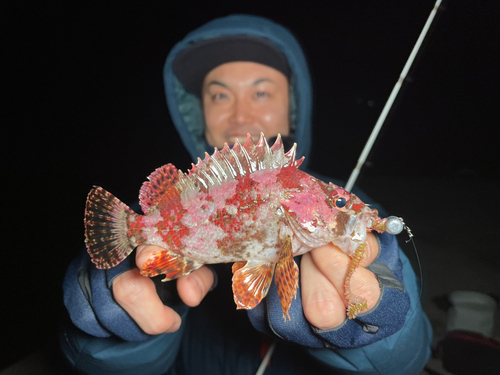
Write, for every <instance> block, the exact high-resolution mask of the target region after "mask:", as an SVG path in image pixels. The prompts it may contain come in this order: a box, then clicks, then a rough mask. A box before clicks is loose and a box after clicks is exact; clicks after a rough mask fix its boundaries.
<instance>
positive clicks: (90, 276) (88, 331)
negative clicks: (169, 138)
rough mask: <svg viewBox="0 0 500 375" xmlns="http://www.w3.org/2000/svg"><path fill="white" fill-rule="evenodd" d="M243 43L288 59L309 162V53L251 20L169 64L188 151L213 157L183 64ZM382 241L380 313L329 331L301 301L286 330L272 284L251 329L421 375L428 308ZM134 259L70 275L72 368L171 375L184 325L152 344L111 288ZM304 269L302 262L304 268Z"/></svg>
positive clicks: (325, 359)
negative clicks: (254, 40) (200, 53)
mask: <svg viewBox="0 0 500 375" xmlns="http://www.w3.org/2000/svg"><path fill="white" fill-rule="evenodd" d="M240 34H241V35H252V36H257V37H265V38H268V40H270V41H271V42H272V43H274V44H275V45H276V46H277V47H278V48H279V49H280V50H281V51H282V52H283V54H284V55H285V56H286V58H287V60H288V64H289V67H290V69H291V76H290V98H291V103H290V119H291V134H292V135H293V136H294V137H295V138H296V139H297V140H300V141H299V142H298V150H297V154H298V155H299V156H306V159H305V160H306V161H307V160H308V156H309V153H310V150H311V141H312V138H311V132H312V124H311V116H312V88H311V77H310V74H309V69H308V65H307V62H306V59H305V57H304V54H303V52H302V49H301V47H300V45H299V43H298V42H297V40H296V39H295V37H294V36H293V35H292V34H291V33H290V32H289V31H288V30H287V29H286V28H284V27H282V26H280V25H278V24H276V23H274V22H272V21H269V20H267V19H264V18H261V17H256V16H248V15H232V16H228V17H224V18H219V19H215V20H213V21H211V22H209V23H207V24H205V25H203V26H201V27H200V28H198V29H196V30H194V31H192V32H191V33H189V34H188V35H187V36H186V37H185V38H184V39H183V40H182V41H180V42H179V43H177V44H176V45H175V46H174V48H173V49H172V50H171V52H170V54H169V55H168V58H167V60H166V63H165V67H164V82H165V93H166V99H167V104H168V107H169V110H170V114H171V117H172V120H173V123H174V125H175V127H176V129H177V131H178V133H179V134H180V136H181V139H182V141H183V143H184V145H185V147H186V148H187V150H188V151H189V153H190V155H191V157H192V159H193V160H196V158H197V157H198V156H202V155H203V154H204V152H209V153H211V152H213V148H212V147H211V146H209V145H208V144H207V143H206V141H205V138H204V132H203V127H204V123H203V115H202V110H201V107H200V102H199V98H198V97H197V96H195V95H193V94H191V93H190V92H188V91H187V90H186V89H185V88H184V86H183V85H182V84H181V82H180V81H179V80H178V78H177V77H176V76H175V74H174V70H173V64H174V61H175V59H176V57H177V56H179V53H181V52H182V51H183V50H185V49H186V48H188V47H189V46H190V45H192V44H193V43H196V42H197V41H201V40H205V39H208V38H217V37H221V36H227V35H240ZM303 166H304V164H303ZM302 169H303V167H302ZM329 180H330V181H334V182H335V183H338V181H335V180H332V179H329ZM355 192H356V194H357V195H358V196H360V197H361V199H362V200H364V201H365V202H368V201H369V198H368V197H366V196H364V194H363V193H362V192H359V191H356V190H355ZM372 205H373V204H372ZM377 208H378V207H377ZM378 240H379V243H380V249H381V251H380V255H379V257H378V258H377V260H376V261H375V262H373V263H372V265H371V266H370V267H369V269H370V270H371V271H372V272H373V273H374V274H375V275H376V276H377V277H378V279H379V282H380V286H381V290H382V293H381V300H380V301H379V304H378V305H377V307H376V308H375V309H373V310H372V311H370V312H369V313H366V314H362V315H360V316H359V317H358V319H356V320H347V321H346V322H345V323H344V324H343V325H342V326H341V327H338V328H336V329H333V330H328V331H322V330H319V329H317V328H315V327H313V326H311V325H310V324H309V323H308V322H307V320H306V319H305V317H304V314H303V311H302V303H301V296H300V292H299V293H297V299H296V300H294V301H293V302H292V306H291V309H290V316H291V318H292V321H291V322H288V323H284V322H283V319H282V311H281V304H280V303H279V297H278V295H277V291H276V287H275V284H274V283H272V286H271V288H270V290H269V293H268V296H267V297H266V299H264V300H263V302H262V303H261V304H259V305H258V306H257V307H256V308H254V309H253V310H250V311H249V313H248V316H249V318H250V321H251V323H252V325H253V326H254V327H255V328H256V329H257V330H258V331H260V332H262V333H266V334H268V335H271V336H278V337H279V338H281V339H282V340H284V341H288V342H293V343H296V344H299V345H300V346H302V347H304V350H306V351H308V352H309V354H311V355H312V356H313V357H315V358H317V359H318V360H319V361H320V362H322V363H324V364H326V365H328V366H331V367H333V368H335V369H336V370H337V371H338V372H339V373H360V374H361V373H362V374H413V373H419V372H420V371H421V370H422V368H423V366H424V365H425V363H426V362H427V360H428V358H429V356H430V343H431V341H432V331H431V328H430V324H429V322H428V319H427V317H426V316H425V314H424V313H423V310H422V307H421V305H420V301H419V287H418V285H417V279H416V276H415V274H414V272H413V270H412V268H411V266H410V263H409V261H408V259H407V258H406V256H405V255H404V254H403V252H402V251H401V250H400V249H399V246H398V244H397V241H396V239H395V238H394V236H392V235H389V234H387V233H383V234H381V235H378ZM132 258H133V257H129V258H127V260H126V261H124V262H122V263H121V264H120V265H118V266H117V267H114V268H112V269H110V270H97V269H96V268H95V267H94V265H93V264H92V263H91V262H90V258H89V257H88V255H87V254H86V252H83V253H82V255H81V256H80V257H78V258H77V259H75V261H74V262H72V263H71V265H70V266H69V268H68V270H67V273H66V277H65V280H64V285H63V289H64V303H65V305H66V307H67V309H68V312H69V314H70V317H71V319H72V321H73V323H74V325H75V326H76V327H78V328H79V329H71V327H68V329H67V330H66V331H63V332H62V334H61V345H62V349H63V351H64V353H65V354H66V357H67V358H68V359H69V361H70V363H72V364H73V365H74V366H75V367H77V368H78V369H80V370H82V371H84V372H87V373H91V374H101V373H109V372H110V371H115V372H117V373H120V374H136V373H141V374H160V373H164V372H165V371H166V369H168V368H170V367H171V366H172V364H173V363H174V361H175V358H176V356H177V353H178V351H179V348H180V347H181V342H182V337H183V335H184V332H185V325H184V324H183V325H182V326H181V328H180V329H179V330H178V331H177V332H175V333H172V334H162V335H158V336H149V335H146V334H145V333H144V332H142V330H141V329H140V328H139V327H138V326H137V325H136V324H135V322H133V321H132V320H131V319H130V317H129V316H128V315H127V314H126V313H125V311H124V310H122V309H121V307H120V306H119V305H117V304H116V302H115V301H114V299H113V296H112V290H111V285H112V280H113V278H114V277H116V276H117V275H119V274H120V273H122V272H124V271H126V270H128V269H130V268H131V267H133V266H134V264H133V259H132ZM296 261H297V262H299V263H300V259H297V260H296ZM171 307H172V308H174V309H175V310H176V311H177V312H178V313H179V314H180V315H181V317H182V319H183V320H184V319H185V318H186V315H187V312H188V308H187V306H185V305H183V304H176V305H173V306H171ZM292 323H293V324H292Z"/></svg>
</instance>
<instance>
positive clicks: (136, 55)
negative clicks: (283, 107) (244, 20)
mask: <svg viewBox="0 0 500 375" xmlns="http://www.w3.org/2000/svg"><path fill="white" fill-rule="evenodd" d="M326 3H327V2H319V1H308V2H286V5H284V4H285V2H282V3H280V2H271V1H252V2H244V1H242V2H225V1H220V0H212V1H210V2H201V1H199V2H195V3H192V2H188V1H186V2H174V1H163V2H159V1H158V2H146V1H145V2H96V3H91V2H62V1H61V2H57V1H52V2H50V1H49V2H41V1H40V2H35V1H32V2H26V1H24V2H23V1H16V2H15V1H6V2H2V3H1V4H0V25H1V26H0V27H1V29H2V32H1V35H2V38H1V39H2V40H1V42H0V43H1V51H2V58H1V60H0V66H1V78H0V79H1V87H2V92H3V95H2V96H3V98H4V99H2V104H3V105H2V107H3V108H2V116H1V118H2V120H1V123H2V129H3V132H2V136H1V140H2V141H1V143H2V147H1V150H2V157H1V158H2V163H1V168H2V174H1V175H2V185H3V188H2V191H3V194H2V196H3V202H4V205H3V207H4V209H3V213H2V239H3V240H4V241H3V243H4V245H3V254H4V256H3V257H2V260H3V267H2V276H1V278H2V284H1V285H2V287H1V294H2V299H1V301H2V303H1V306H2V316H3V317H4V318H3V319H2V324H1V325H0V342H1V348H0V349H1V351H0V353H1V355H0V369H2V368H3V367H5V366H7V365H10V364H11V363H13V362H14V361H17V360H20V359H21V358H23V357H25V356H27V355H29V354H30V353H31V352H33V351H35V350H37V349H40V348H43V347H44V346H49V345H54V342H55V337H56V332H57V326H58V322H59V319H62V318H61V316H63V315H64V313H65V310H64V307H63V304H62V287H61V284H62V279H63V276H64V272H65V269H66V267H67V265H68V264H69V263H70V261H71V260H72V259H73V258H74V257H75V255H76V254H77V252H78V251H79V250H80V249H81V247H82V246H83V243H84V242H83V241H84V238H83V212H84V205H85V199H86V196H87V193H88V191H89V190H90V188H91V186H92V185H93V184H99V185H101V186H103V187H105V188H106V189H108V190H110V191H111V192H113V193H114V194H115V195H116V196H117V197H120V199H122V200H124V201H125V202H128V203H131V202H133V201H135V200H136V199H137V195H138V192H139V188H140V186H141V184H142V182H143V181H144V180H145V179H146V177H147V176H148V175H149V174H150V173H151V172H152V171H153V170H154V169H155V168H157V167H159V166H160V165H163V164H166V163H168V162H171V163H173V164H174V165H176V166H177V167H178V168H180V169H183V170H186V169H188V168H189V164H186V160H189V155H188V154H187V152H186V151H185V150H184V148H183V146H182V143H181V141H180V139H179V137H178V135H177V133H176V132H175V130H174V127H173V125H172V123H171V120H170V118H169V114H168V110H167V106H166V102H165V97H164V93H163V80H162V68H163V63H164V60H165V58H166V56H167V54H168V52H169V50H170V49H171V48H172V47H173V45H174V44H175V43H176V42H177V41H179V40H180V39H181V38H183V37H184V35H185V34H187V33H188V32H189V31H191V30H192V29H194V28H196V27H198V26H200V25H202V24H203V23H205V22H208V21H209V20H211V19H213V18H215V17H219V16H224V15H228V14H231V13H250V14H256V15H260V16H265V17H268V18H271V19H273V20H275V21H277V22H278V23H281V24H282V25H284V26H286V27H288V28H289V29H290V30H292V31H293V32H294V34H295V35H296V36H297V37H298V39H299V41H300V42H301V44H302V46H303V48H304V50H305V52H306V55H307V57H308V61H309V64H310V68H311V71H312V74H313V79H314V81H313V84H314V121H313V123H314V142H313V144H314V150H313V153H312V156H311V160H310V166H311V167H312V169H315V170H317V171H318V172H320V173H323V174H325V175H333V176H336V177H338V178H341V179H343V180H347V179H348V177H349V174H350V172H351V170H352V169H353V168H354V166H355V164H356V161H357V158H358V156H359V154H360V153H361V151H362V149H363V146H364V144H365V142H366V140H367V139H368V137H369V135H370V132H371V129H372V127H373V126H374V124H375V122H376V120H377V118H378V116H379V114H380V112H381V110H382V108H383V106H384V104H385V102H386V100H387V98H388V96H389V94H390V92H391V90H392V88H393V86H394V84H395V83H396V81H397V80H398V77H399V74H400V72H401V70H402V68H403V66H404V64H405V62H406V59H407V58H408V56H409V54H410V52H411V50H412V48H413V45H414V43H415V42H416V40H417V38H418V36H419V34H420V31H421V30H422V27H423V25H424V23H425V21H426V19H427V17H428V15H429V13H430V11H431V10H432V8H433V6H434V1H433V0H418V1H416V0H412V1H396V0H392V1H389V0H387V1H377V2H369V1H362V0H356V1H349V2H347V1H333V2H328V4H329V5H324V4H326ZM280 4H281V5H280ZM499 19H500V3H499V2H498V1H466V0H457V1H452V0H448V1H444V4H442V6H441V9H440V10H439V11H438V15H437V17H436V19H435V20H434V24H433V26H432V28H431V30H430V32H429V34H428V36H427V38H426V40H425V42H424V44H423V46H422V48H421V51H420V53H419V55H418V57H417V59H416V61H415V62H414V64H413V67H412V69H411V70H410V73H409V76H408V77H407V79H406V81H405V82H404V85H403V88H402V90H401V92H400V94H399V96H398V98H397V100H396V102H395V103H394V106H393V108H392V110H391V112H390V114H389V116H388V118H387V120H386V123H385V125H384V127H383V130H382V132H381V134H380V135H379V139H378V141H377V142H376V144H375V147H374V149H373V150H372V152H371V154H370V156H369V158H368V163H367V165H366V166H365V167H364V169H363V171H362V174H361V176H360V178H359V180H358V184H359V185H360V186H361V188H363V189H364V190H366V191H367V192H368V193H369V194H370V195H371V196H373V197H374V198H375V199H376V200H378V201H379V202H381V203H382V204H383V205H384V206H385V207H386V208H387V210H388V211H389V212H391V213H392V212H394V213H396V214H397V215H401V216H403V217H405V219H406V221H407V223H408V224H409V225H410V226H411V228H412V229H413V231H414V233H415V235H416V240H417V241H418V242H417V243H418V245H419V252H421V258H422V260H423V263H424V267H423V271H424V283H427V286H425V287H424V295H423V300H424V302H427V303H428V305H427V306H430V299H431V298H432V297H433V296H436V295H437V294H440V293H447V292H449V291H451V290H455V289H467V288H468V287H470V289H476V290H478V289H479V291H482V292H485V293H496V294H497V295H498V294H499V293H500V282H499V280H500V279H499V278H498V276H499V273H498V272H499V271H498V267H499V264H500V258H499V255H498V251H497V248H498V243H497V242H498V241H497V239H496V234H497V233H498V231H499V224H500V222H499V220H498V217H497V212H498V209H499V208H500V204H499V198H498V187H497V185H496V183H497V182H498V181H499V177H500V173H499V168H498V163H499V161H500V157H499V154H498V151H497V149H498V146H497V145H498V141H499V138H500V137H499V131H498V128H499V124H500V105H499V104H498V103H499V100H500V74H499V59H500V54H499V49H498V46H499V45H500V40H499V33H500V32H499V30H500V29H499V27H498V20H499ZM434 250H435V251H434ZM405 251H407V252H408V254H409V257H410V259H412V262H413V261H414V257H412V253H411V251H412V250H411V248H410V247H407V248H405ZM436 254H439V255H436ZM460 254H463V256H462V255H460ZM458 258H460V259H458ZM473 261H477V262H478V263H477V265H475V266H472V264H473ZM469 266H470V267H476V269H477V271H470V272H472V273H470V274H469V273H467V272H469V268H468V267H469ZM462 271H464V272H465V274H464V273H462ZM474 272H477V275H478V277H477V278H475V276H474V275H476V273H474ZM451 274H454V275H455V277H456V278H459V279H460V280H462V281H460V282H459V281H457V282H453V283H452V282H450V280H451V279H450V277H451V276H449V275H451ZM468 275H469V276H468ZM495 276H496V277H495ZM474 279H478V280H476V282H477V283H478V284H470V283H469V282H468V281H467V280H469V281H470V280H474ZM479 279H481V280H479ZM440 280H445V281H444V282H441V281H440ZM461 282H462V284H461ZM470 282H472V281H470ZM434 284H439V285H441V289H439V288H437V289H435V288H433V287H432V285H434ZM424 307H426V305H425V303H424ZM429 308H432V307H429Z"/></svg>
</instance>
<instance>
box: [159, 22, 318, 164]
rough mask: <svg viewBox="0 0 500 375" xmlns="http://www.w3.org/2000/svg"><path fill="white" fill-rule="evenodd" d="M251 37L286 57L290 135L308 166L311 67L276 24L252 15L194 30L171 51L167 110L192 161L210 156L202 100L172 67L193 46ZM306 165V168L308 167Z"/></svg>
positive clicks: (167, 68) (167, 64) (287, 33)
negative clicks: (197, 43) (186, 85)
mask: <svg viewBox="0 0 500 375" xmlns="http://www.w3.org/2000/svg"><path fill="white" fill-rule="evenodd" d="M231 35H249V36H255V37H264V38H267V39H268V40H269V41H270V42H272V43H273V44H274V45H275V46H276V47H277V48H278V49H279V50H281V52H282V53H283V54H284V55H285V57H286V59H287V61H288V65H289V68H290V71H291V74H290V81H289V84H290V134H291V135H292V136H293V137H294V138H295V139H296V140H299V142H297V157H302V156H305V157H306V160H305V161H304V164H307V161H308V157H309V153H310V148H311V131H312V129H311V117H312V87H311V86H312V85H311V76H310V72H309V67H308V65H307V61H306V59H305V56H304V53H303V51H302V48H301V47H300V45H299V42H298V41H297V39H296V38H295V37H294V36H293V34H292V33H291V32H290V31H289V30H287V29H286V28H284V27H283V26H281V25H278V24H277V23H275V22H273V21H270V20H268V19H265V18H262V17H258V16H251V15H230V16H227V17H223V18H217V19H215V20H213V21H210V22H208V23H207V24H205V25H203V26H201V27H199V28H198V29H195V30H193V31H192V32H190V33H189V34H187V35H186V37H185V38H184V39H183V40H181V41H180V42H179V43H177V44H176V45H175V46H174V47H173V49H172V50H171V51H170V53H169V55H168V57H167V60H166V62H165V66H164V69H163V79H164V84H165V93H166V99H167V104H168V108H169V111H170V115H171V117H172V121H173V123H174V125H175V127H176V129H177V131H178V133H179V135H180V136H181V139H182V142H183V143H184V146H185V147H186V148H187V150H188V151H189V153H190V155H191V157H192V159H193V160H196V159H197V158H198V157H203V155H204V153H205V152H208V153H209V154H211V153H212V152H213V147H212V146H209V145H208V144H207V142H206V140H205V136H204V131H203V129H204V119H203V113H202V109H201V105H200V104H201V103H200V99H199V98H198V97H197V96H196V95H193V94H191V93H190V92H188V91H187V90H186V88H185V87H184V86H183V85H182V83H181V82H180V81H179V79H178V78H177V77H176V76H175V74H174V70H173V63H174V61H175V59H176V58H177V57H178V56H179V54H180V53H181V51H183V50H185V49H187V48H189V47H190V46H191V45H192V44H194V43H196V42H199V41H202V40H206V39H210V38H217V37H227V36H231ZM304 164H303V166H305V165H304Z"/></svg>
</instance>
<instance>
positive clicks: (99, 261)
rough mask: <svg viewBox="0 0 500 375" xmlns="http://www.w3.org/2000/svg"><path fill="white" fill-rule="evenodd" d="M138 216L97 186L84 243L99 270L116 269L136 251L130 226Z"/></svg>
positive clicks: (91, 196) (91, 198) (91, 197)
mask: <svg viewBox="0 0 500 375" xmlns="http://www.w3.org/2000/svg"><path fill="white" fill-rule="evenodd" d="M139 216H140V215H138V214H136V213H135V212H134V211H133V210H132V209H131V208H129V207H128V206H127V205H126V204H125V203H123V202H121V201H120V200H119V199H118V198H116V197H115V196H114V195H112V194H111V193H109V192H107V191H106V190H104V189H103V188H101V187H98V186H94V188H93V189H92V190H91V191H90V193H89V195H88V197H87V204H86V207H85V242H86V245H87V251H88V253H89V254H90V257H91V258H92V262H94V263H95V265H96V267H97V268H100V269H108V268H111V267H114V266H116V265H117V264H119V263H120V262H121V261H123V260H124V259H125V258H126V257H127V256H128V255H129V254H130V253H131V252H132V251H133V250H134V248H135V247H136V246H137V244H136V242H135V238H134V233H132V231H131V230H130V229H129V223H130V222H135V221H136V219H137V218H138V217H139Z"/></svg>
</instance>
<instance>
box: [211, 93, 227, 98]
mask: <svg viewBox="0 0 500 375" xmlns="http://www.w3.org/2000/svg"><path fill="white" fill-rule="evenodd" d="M213 98H214V100H224V99H227V95H226V94H223V93H219V94H215V95H214V96H213Z"/></svg>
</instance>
